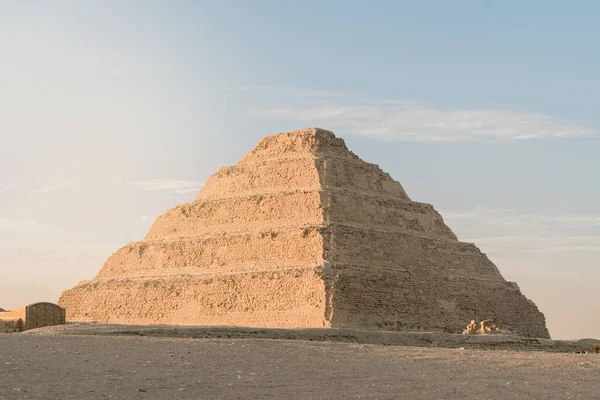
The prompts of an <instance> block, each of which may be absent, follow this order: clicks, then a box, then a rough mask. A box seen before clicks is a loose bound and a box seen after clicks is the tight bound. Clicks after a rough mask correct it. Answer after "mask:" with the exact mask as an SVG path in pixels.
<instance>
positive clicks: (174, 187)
mask: <svg viewBox="0 0 600 400" xmlns="http://www.w3.org/2000/svg"><path fill="white" fill-rule="evenodd" d="M131 185H132V186H133V187H134V188H135V189H136V190H141V191H146V192H158V191H163V192H171V193H175V194H179V195H187V194H191V193H198V192H199V191H200V189H202V186H204V182H194V181H185V180H177V179H148V180H141V181H136V182H132V183H131Z"/></svg>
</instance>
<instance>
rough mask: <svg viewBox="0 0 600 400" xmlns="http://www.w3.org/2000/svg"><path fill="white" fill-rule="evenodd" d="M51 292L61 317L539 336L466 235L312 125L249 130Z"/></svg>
mask: <svg viewBox="0 0 600 400" xmlns="http://www.w3.org/2000/svg"><path fill="white" fill-rule="evenodd" d="M60 304H61V305H62V306H64V307H66V308H67V314H68V319H69V320H72V321H98V322H104V323H107V322H112V323H129V324H179V325H238V326H255V327H282V328H300V327H352V328H359V329H370V330H380V329H383V330H413V331H415V330H416V331H431V330H433V331H445V332H454V333H461V332H462V330H463V329H464V326H465V324H466V323H468V321H470V320H472V319H475V320H488V319H489V320H493V321H495V322H496V323H498V324H499V326H502V327H505V328H507V329H510V330H511V331H512V332H515V333H516V334H520V335H523V336H533V337H549V334H548V330H547V329H546V326H545V319H544V316H543V314H542V313H540V312H539V310H538V309H537V307H536V306H535V304H533V302H531V301H530V300H528V299H527V298H526V297H525V296H523V295H522V294H521V292H520V290H519V288H518V286H517V285H516V284H515V283H511V282H507V281H505V280H504V278H503V277H502V275H501V274H500V272H499V271H498V269H497V268H496V267H495V266H494V264H493V263H492V262H491V261H490V260H489V259H488V258H487V257H486V256H485V255H484V254H483V253H481V251H480V250H479V249H478V248H477V247H476V246H475V245H473V244H468V243H462V242H459V241H458V240H457V238H456V236H455V235H454V234H453V233H452V231H451V230H450V228H449V227H448V226H446V224H445V223H444V221H443V219H442V217H441V216H440V215H439V214H438V213H437V212H436V211H435V209H434V208H433V207H432V206H431V205H429V204H423V203H417V202H413V201H411V199H410V198H409V197H408V195H407V194H406V192H405V191H404V189H403V188H402V185H400V183H398V182H396V181H394V180H393V179H392V178H391V177H390V176H389V175H388V174H386V173H385V172H383V171H382V170H381V169H380V168H379V167H378V166H377V165H375V164H369V163H366V162H364V161H362V160H361V159H360V158H358V157H357V156H356V155H354V154H353V153H352V152H350V151H349V150H348V149H347V148H346V145H345V144H344V141H343V140H342V139H339V138H336V137H335V136H334V135H333V133H331V132H329V131H325V130H321V129H306V130H301V131H295V132H288V133H282V134H278V135H273V136H268V137H266V138H264V139H262V140H261V141H260V143H259V144H258V146H257V147H256V148H255V149H254V150H252V151H250V152H249V153H247V154H246V155H245V156H244V157H243V158H242V159H241V160H240V162H239V163H238V164H236V165H234V166H231V167H223V168H221V169H220V170H219V171H218V172H217V173H216V174H215V175H213V176H212V177H211V178H210V179H209V180H208V181H207V183H206V184H205V186H204V188H203V189H202V190H201V191H200V193H199V194H198V196H197V197H196V198H195V199H194V201H192V202H190V203H186V204H181V205H178V206H176V207H174V208H172V209H171V210H169V211H167V212H166V213H165V214H164V215H162V216H161V217H159V218H158V219H157V220H156V221H155V222H154V224H153V225H152V228H151V229H150V231H149V232H148V234H147V235H146V237H145V238H144V239H143V240H142V241H140V242H136V243H131V244H129V245H127V246H125V247H123V248H122V249H120V250H119V251H117V252H116V253H115V254H113V255H112V256H111V257H110V258H109V259H108V260H107V262H106V263H105V265H104V266H103V267H102V269H101V270H100V272H99V273H98V275H97V276H96V278H94V279H93V280H92V281H87V282H82V283H80V284H79V285H77V286H76V287H74V288H73V289H70V290H68V291H66V292H64V293H63V295H62V296H61V299H60Z"/></svg>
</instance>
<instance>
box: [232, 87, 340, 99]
mask: <svg viewBox="0 0 600 400" xmlns="http://www.w3.org/2000/svg"><path fill="white" fill-rule="evenodd" d="M227 90H228V91H230V92H256V91H263V92H265V91H270V92H279V93H286V94H290V95H297V96H302V97H351V94H350V93H348V92H341V91H335V90H333V91H332V90H306V89H299V88H293V87H280V86H236V87H232V88H229V89H227Z"/></svg>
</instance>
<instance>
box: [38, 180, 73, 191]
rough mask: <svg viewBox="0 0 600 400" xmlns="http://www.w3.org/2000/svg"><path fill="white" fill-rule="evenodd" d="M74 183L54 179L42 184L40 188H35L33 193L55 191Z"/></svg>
mask: <svg viewBox="0 0 600 400" xmlns="http://www.w3.org/2000/svg"><path fill="white" fill-rule="evenodd" d="M75 185H76V183H75V182H72V181H54V182H52V183H50V184H48V185H46V186H42V187H40V188H37V189H35V190H34V191H33V193H48V192H57V191H61V190H65V189H68V188H70V187H72V186H75Z"/></svg>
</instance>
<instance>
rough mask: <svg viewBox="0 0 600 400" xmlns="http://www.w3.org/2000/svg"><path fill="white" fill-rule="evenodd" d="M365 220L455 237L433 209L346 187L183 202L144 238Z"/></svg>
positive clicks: (370, 223) (376, 226) (373, 226)
mask: <svg viewBox="0 0 600 400" xmlns="http://www.w3.org/2000/svg"><path fill="white" fill-rule="evenodd" d="M298 222H302V224H303V225H323V224H326V223H341V224H348V225H355V226H359V225H365V226H368V227H369V228H370V229H378V230H390V231H395V232H399V231H408V232H410V231H412V232H415V233H416V234H418V235H420V236H430V237H442V238H449V239H456V236H455V235H454V234H453V233H452V231H451V230H450V228H448V227H447V226H446V224H444V221H443V219H442V217H441V216H440V215H439V214H438V213H437V212H436V211H435V210H434V208H433V207H432V206H431V205H429V204H425V203H417V202H413V201H410V200H406V199H403V198H398V197H390V196H387V195H380V194H377V193H376V194H367V193H363V192H355V191H351V190H347V189H337V188H329V189H326V190H318V189H313V190H298V191H280V192H276V193H272V192H271V193H264V194H261V193H259V194H252V195H244V196H236V197H229V198H220V199H208V200H198V201H194V202H192V203H186V204H180V205H178V206H176V207H174V208H172V209H171V210H169V211H168V212H167V213H165V214H163V215H162V216H160V217H159V218H158V219H157V220H156V221H155V222H154V224H153V225H152V227H151V228H150V231H149V232H148V234H147V235H146V237H145V240H158V239H161V240H165V239H170V238H183V237H193V236H198V235H201V234H206V233H208V232H218V231H227V232H232V231H239V230H243V229H248V228H252V229H255V228H256V226H264V227H268V226H274V227H277V226H285V225H297V224H298Z"/></svg>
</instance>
